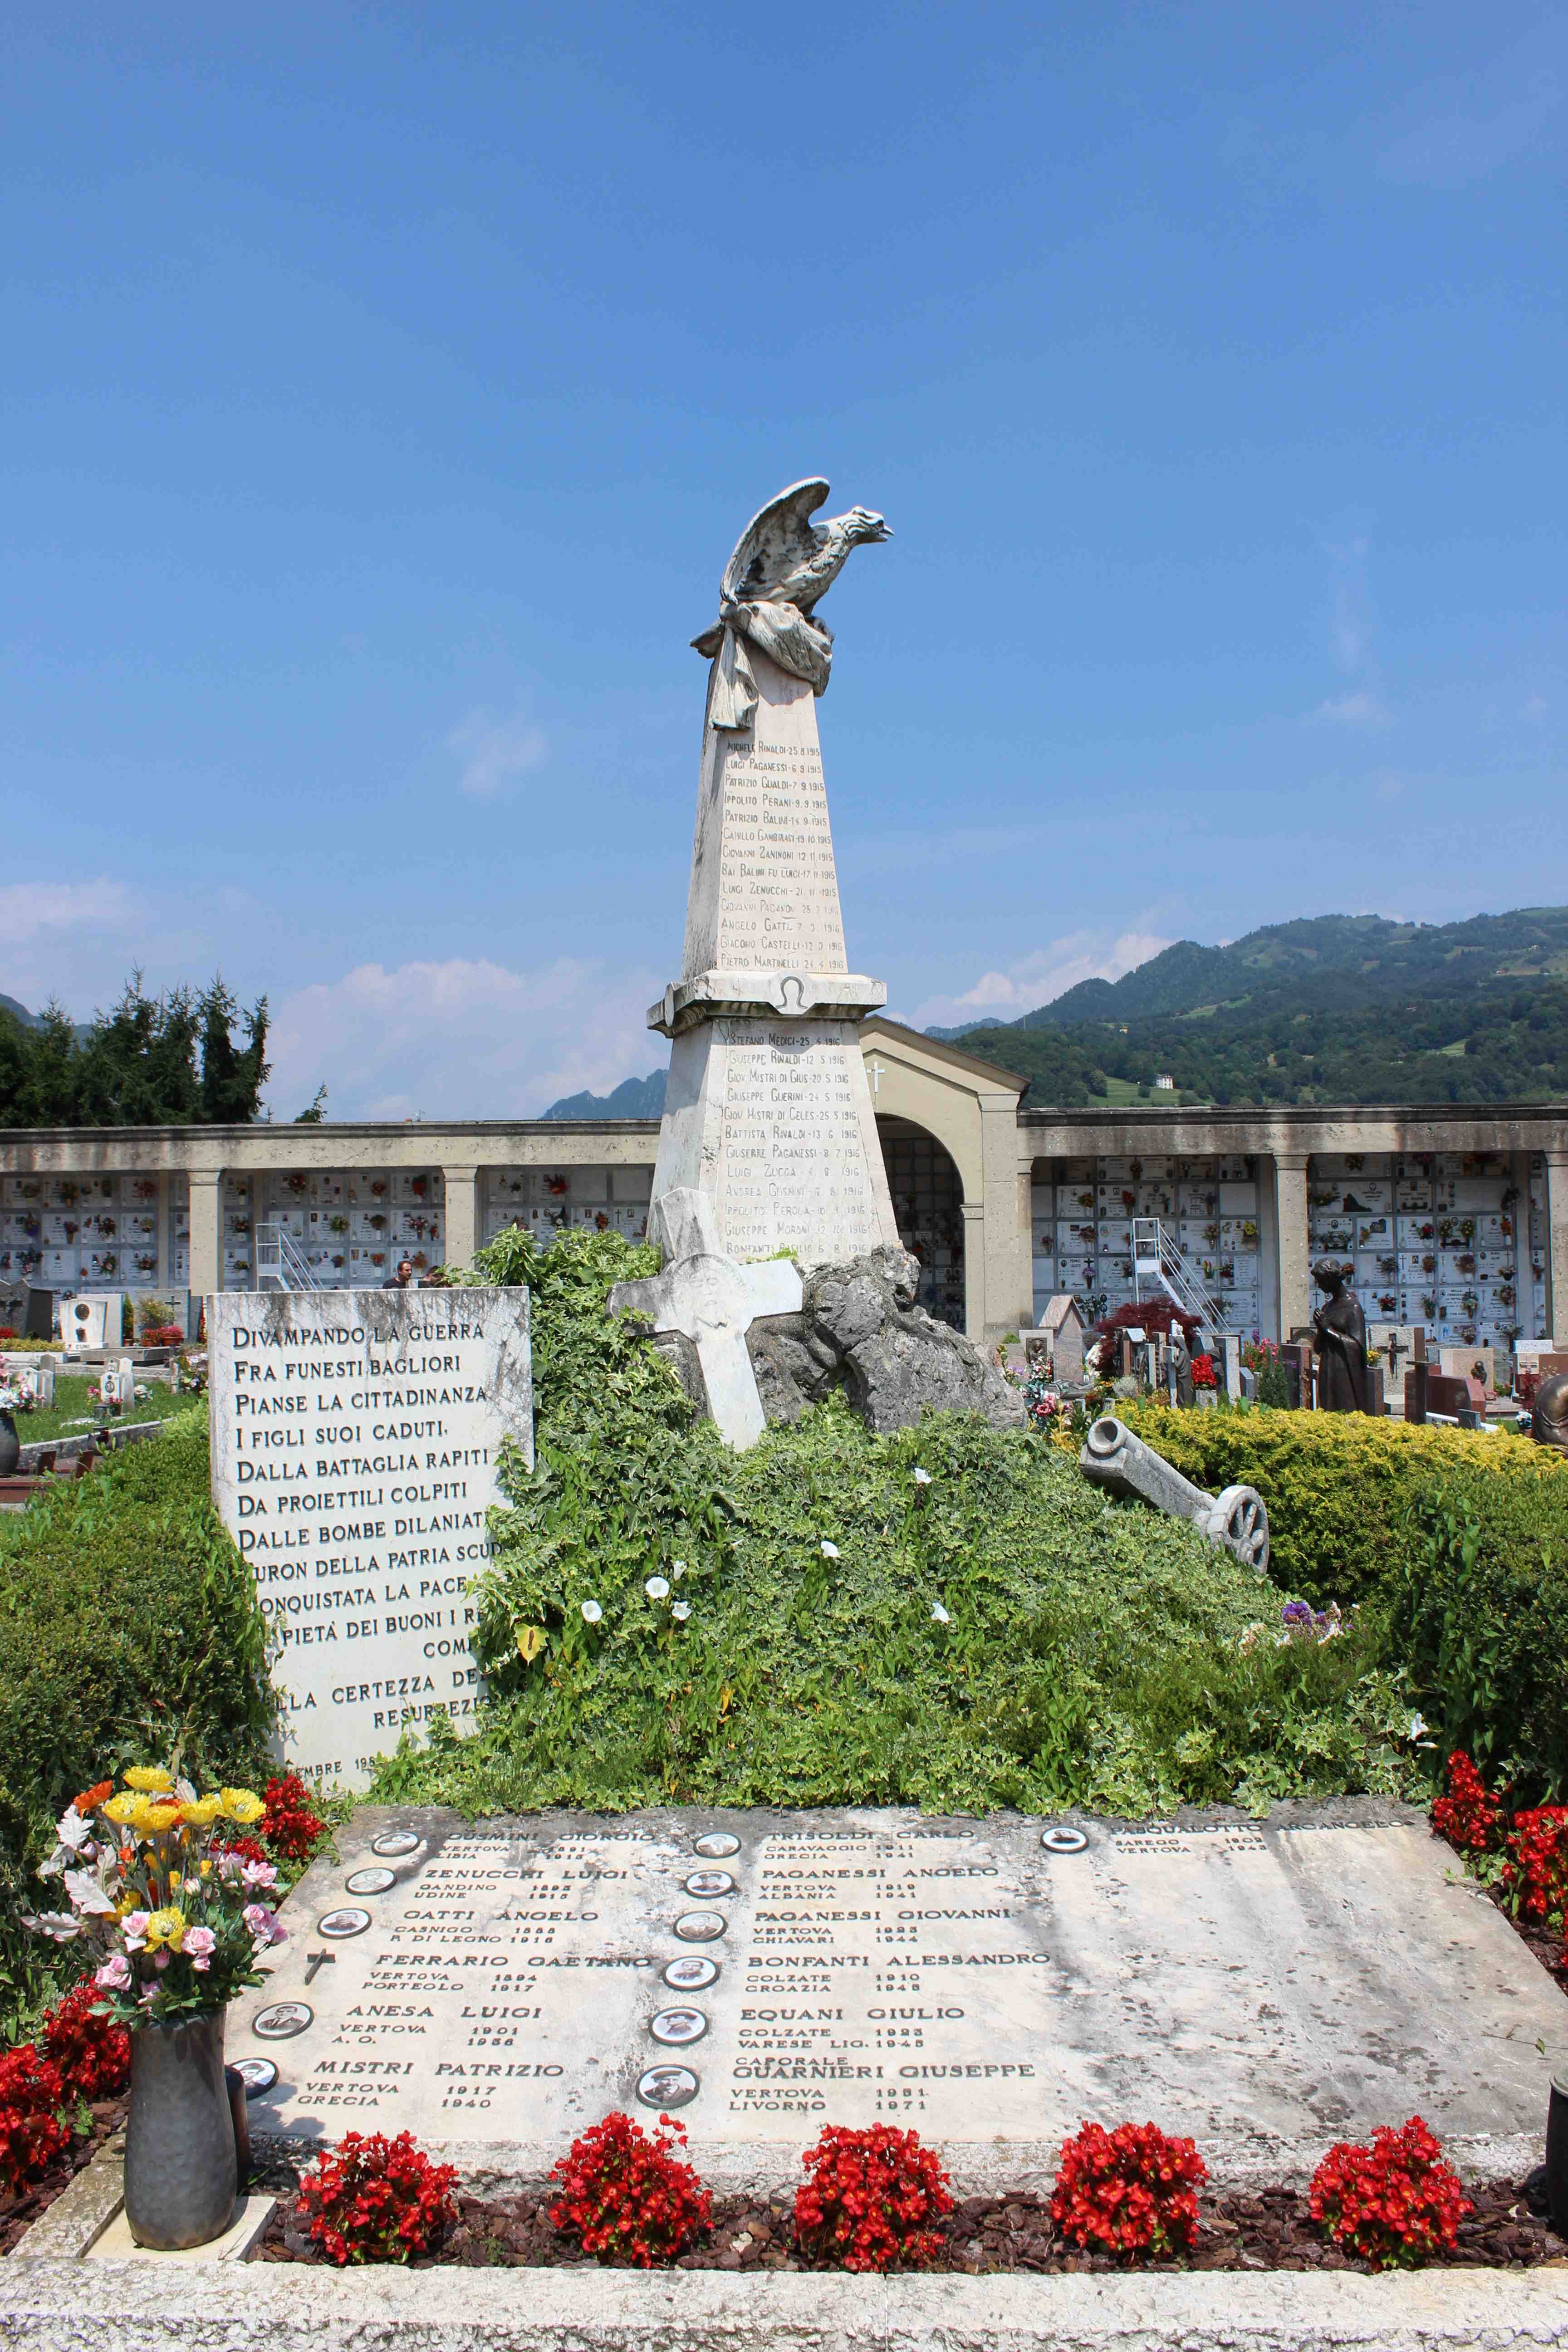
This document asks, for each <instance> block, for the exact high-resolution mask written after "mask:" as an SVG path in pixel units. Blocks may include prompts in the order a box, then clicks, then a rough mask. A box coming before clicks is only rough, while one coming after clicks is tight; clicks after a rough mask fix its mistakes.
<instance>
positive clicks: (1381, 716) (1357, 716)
mask: <svg viewBox="0 0 1568 2352" xmlns="http://www.w3.org/2000/svg"><path fill="white" fill-rule="evenodd" d="M1312 716H1313V718H1314V719H1321V720H1322V721H1323V723H1324V724H1325V725H1327V726H1331V727H1356V728H1360V729H1362V730H1364V731H1367V732H1374V731H1377V730H1381V729H1383V728H1384V727H1392V726H1393V724H1394V713H1393V711H1392V710H1390V709H1389V708H1388V705H1387V704H1386V703H1385V702H1384V701H1383V700H1382V699H1381V698H1379V697H1378V696H1377V695H1375V694H1367V693H1364V692H1363V693H1361V694H1342V695H1338V696H1336V697H1335V698H1333V699H1332V700H1331V701H1329V702H1320V703H1319V705H1318V707H1317V709H1316V710H1314V711H1313V713H1312Z"/></svg>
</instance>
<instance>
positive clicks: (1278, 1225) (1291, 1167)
mask: <svg viewBox="0 0 1568 2352" xmlns="http://www.w3.org/2000/svg"><path fill="white" fill-rule="evenodd" d="M1274 1238H1275V1247H1276V1249H1277V1251H1278V1253H1279V1337H1280V1338H1281V1339H1289V1336H1290V1333H1291V1331H1292V1330H1293V1329H1294V1328H1296V1327H1297V1326H1298V1325H1300V1324H1307V1323H1310V1321H1311V1319H1312V1276H1311V1251H1310V1247H1309V1245H1308V1241H1307V1155H1306V1153H1305V1152H1278V1153H1276V1155H1275V1160H1274Z"/></svg>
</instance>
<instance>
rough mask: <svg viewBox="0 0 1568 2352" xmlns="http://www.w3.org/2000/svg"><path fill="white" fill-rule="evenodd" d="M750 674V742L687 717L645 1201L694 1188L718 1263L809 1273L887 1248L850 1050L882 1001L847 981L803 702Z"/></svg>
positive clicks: (877, 1157)
mask: <svg viewBox="0 0 1568 2352" xmlns="http://www.w3.org/2000/svg"><path fill="white" fill-rule="evenodd" d="M751 659H752V670H753V673H754V675H755V678H756V682H757V688H758V692H759V696H760V700H759V702H758V704H757V709H756V713H755V717H754V719H753V722H752V726H751V727H750V728H749V729H747V730H743V731H739V732H733V733H731V732H729V731H726V730H721V729H718V728H715V727H713V726H711V725H710V723H709V720H708V718H707V716H706V715H705V717H704V721H703V747H702V768H701V782H700V788H699V794H698V804H697V833H696V840H695V843H694V845H693V849H692V859H691V890H690V896H689V901H688V906H687V919H686V950H685V954H684V957H683V959H682V968H681V977H680V980H679V982H678V983H677V984H676V985H675V986H674V987H672V988H669V989H667V990H666V992H665V995H664V999H663V1002H662V1003H659V1004H656V1005H655V1006H654V1007H653V1008H652V1010H651V1011H650V1013H649V1014H648V1023H649V1026H650V1027H653V1028H657V1029H660V1030H662V1031H663V1032H664V1034H666V1035H667V1036H668V1037H671V1038H672V1039H673V1040H674V1044H673V1046H672V1050H671V1053H670V1065H669V1079H668V1087H667V1089H666V1094H665V1109H664V1123H663V1126H662V1128H661V1129H660V1132H659V1142H658V1164H657V1166H656V1168H655V1171H654V1182H653V1196H654V1199H655V1200H656V1201H657V1200H658V1199H659V1198H660V1196H661V1195H662V1194H663V1193H665V1192H670V1191H672V1190H675V1189H677V1188H679V1187H681V1186H686V1185H690V1186H694V1187H696V1188H697V1189H699V1190H700V1191H701V1192H704V1193H706V1194H707V1195H708V1196H709V1198H710V1200H711V1201H712V1202H713V1206H714V1210H715V1213H716V1215H717V1218H718V1223H719V1233H720V1238H721V1243H722V1245H723V1248H724V1251H725V1253H726V1254H727V1255H729V1256H730V1257H731V1258H736V1259H747V1258H759V1257H770V1256H772V1255H773V1254H774V1253H775V1252H776V1251H778V1250H781V1249H788V1250H792V1251H793V1252H794V1253H795V1256H796V1257H797V1258H798V1260H799V1262H800V1264H801V1265H803V1266H804V1267H806V1268H808V1269H809V1268H810V1267H812V1266H816V1265H832V1264H834V1263H837V1262H840V1261H842V1260H844V1259H846V1258H851V1257H858V1256H860V1255H863V1254H864V1253H865V1252H866V1251H867V1250H870V1249H874V1248H876V1247H877V1245H878V1244H879V1243H882V1242H889V1243H894V1244H896V1243H897V1240H898V1227H897V1225H896V1223H895V1222H894V1218H893V1205H892V1201H891V1199H890V1197H889V1192H888V1179H887V1173H886V1171H885V1169H884V1167H883V1164H882V1150H881V1145H880V1143H879V1139H878V1136H877V1122H876V1118H875V1117H874V1115H873V1112H872V1108H871V1095H870V1089H869V1087H868V1085H867V1082H866V1070H865V1064H864V1062H863V1060H862V1058H861V1054H860V1041H859V1023H860V1019H861V1016H862V1015H863V1014H865V1013H868V1012H870V1011H871V1010H872V1009H873V1008H874V1007H875V1006H877V1005H879V1004H880V1003H883V1002H884V1001H885V999H886V995H887V991H886V990H885V989H884V988H883V987H882V986H881V984H880V982H877V981H872V980H868V979H867V978H866V977H865V976H864V975H863V974H861V973H856V972H851V971H848V970H847V961H846V957H845V952H844V928H843V922H842V919H841V918H840V915H839V908H838V878H837V872H836V870H835V867H834V862H833V835H832V833H831V830H830V828H829V825H828V820H827V794H826V790H825V789H824V786H823V781H822V754H821V751H820V750H819V748H818V745H817V737H816V698H815V696H814V695H813V693H812V690H811V688H810V687H809V686H808V685H807V684H806V683H805V680H804V679H801V678H796V677H790V676H789V675H788V674H787V673H786V672H785V671H784V670H782V669H780V668H779V667H777V665H776V664H775V663H773V662H772V661H770V660H769V659H768V657H767V656H766V655H765V654H763V653H761V652H760V651H758V650H757V649H756V648H754V647H753V648H752V655H751ZM710 694H711V681H710Z"/></svg>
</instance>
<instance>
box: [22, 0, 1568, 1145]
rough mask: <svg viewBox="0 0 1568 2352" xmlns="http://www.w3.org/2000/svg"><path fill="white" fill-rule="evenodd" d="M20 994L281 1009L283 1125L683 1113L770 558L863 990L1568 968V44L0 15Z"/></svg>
mask: <svg viewBox="0 0 1568 2352" xmlns="http://www.w3.org/2000/svg"><path fill="white" fill-rule="evenodd" d="M3 21H4V26H5V67H4V68H3V71H4V80H3V82H0V183H3V190H0V201H3V205H4V210H3V213H0V276H3V281H4V296H3V299H4V311H3V316H4V320H5V335H4V344H5V363H4V366H3V368H0V402H3V411H0V474H3V476H4V479H3V482H0V542H3V550H4V562H3V564H0V762H3V772H4V776H5V824H6V831H5V860H4V868H3V872H0V925H3V936H4V940H5V954H4V956H0V989H4V990H5V991H7V992H10V993H11V994H13V995H16V996H19V997H21V998H23V999H24V1001H26V1002H28V1003H38V1002H39V1001H40V1000H41V999H42V998H43V997H44V996H45V995H47V993H49V992H51V991H52V992H56V993H58V995H59V996H60V997H61V998H62V999H63V1000H64V1001H65V1002H66V1003H68V1005H69V1006H70V1007H71V1009H72V1010H73V1011H74V1012H75V1013H78V1015H82V1014H85V1013H87V1012H88V1011H89V1009H90V1007H91V1006H92V1005H93V1004H94V1003H102V1002H105V1001H106V1000H107V999H108V998H110V996H112V995H113V994H114V993H115V992H116V990H117V986H118V982H119V981H120V979H121V976H122V975H123V973H124V971H126V969H127V968H128V967H129V965H130V964H131V963H132V961H140V962H141V963H142V966H143V967H144V970H145V971H146V974H147V976H148V978H149V980H150V982H153V983H157V984H162V983H164V982H169V981H173V980H174V979H177V978H179V977H181V976H186V977H191V978H200V977H205V974H206V973H207V972H208V971H211V970H212V969H213V967H214V966H215V965H219V964H221V966H222V969H223V971H224V973H225V975H226V978H227V979H228V980H229V982H231V984H232V985H233V986H234V987H235V988H236V989H237V990H238V991H239V992H241V993H242V994H244V995H246V996H250V995H254V994H256V993H258V992H261V991H263V990H265V991H266V992H268V996H269V997H270V999H271V1002H272V1005H273V1009H274V1014H275V1020H276V1028H275V1032H274V1047H275V1050H274V1062H275V1068H276V1076H275V1080H274V1085H273V1088H272V1099H273V1101H274V1103H275V1105H276V1108H277V1111H278V1114H279V1116H289V1115H291V1114H292V1113H293V1111H294V1110H296V1109H297V1108H300V1107H301V1105H302V1104H303V1103H304V1102H305V1101H307V1100H308V1099H309V1097H310V1094H311V1092H312V1091H313V1089H314V1087H315V1085H316V1082H317V1080H318V1078H323V1079H325V1081H326V1082H327V1084H328V1086H329V1087H330V1089H331V1104H330V1108H331V1111H332V1112H334V1113H336V1114H337V1115H339V1116H343V1117H348V1116H353V1115H362V1116H378V1117H403V1116H405V1115H409V1114H414V1113H418V1114H422V1115H424V1116H426V1117H435V1116H457V1115H468V1116H501V1115H505V1114H508V1113H524V1114H526V1113H529V1112H532V1111H536V1110H538V1109H540V1108H543V1107H544V1105H545V1104H547V1103H548V1102H549V1101H550V1100H551V1099H552V1097H554V1096H556V1095H558V1094H560V1093H563V1092H567V1091H570V1090H572V1089H574V1088H575V1087H580V1086H583V1085H590V1086H593V1087H605V1086H607V1085H611V1084H613V1083H614V1082H615V1081H616V1080H617V1079H618V1078H620V1077H623V1076H626V1075H627V1074H628V1073H631V1072H633V1071H636V1072H638V1073H640V1072H642V1071H643V1070H646V1069H648V1068H651V1067H653V1066H655V1064H656V1063H657V1062H658V1060H659V1059H660V1058H661V1056H662V1051H663V1049H662V1046H661V1044H660V1041H659V1040H658V1039H657V1038H653V1037H650V1036H648V1035H647V1034H646V1032H645V1031H644V1030H643V1028H642V1019H641V1016H642V1010H643V1007H644V1006H645V1005H646V1004H647V1003H649V1002H650V1001H651V999H652V998H653V996H654V995H655V994H656V993H658V992H659V991H660V990H661V989H662V987H663V984H664V982H665V980H666V979H667V978H669V977H672V976H673V975H674V972H675V971H676V967H677V961H678V957H679V944H680V937H681V929H682V921H683V913H684V902H685V888H686V869H687V860H688V857H689V844H690V829H691V816H692V806H693V799H694V793H695V784H696V761H697V752H698V739H699V732H700V717H701V700H702V686H703V677H702V669H701V666H700V662H699V660H698V658H697V656H695V655H694V654H692V653H691V652H689V650H688V648H687V640H688V638H689V637H690V636H691V635H693V634H694V633H695V632H696V631H697V630H698V629H700V628H701V627H702V626H703V625H706V624H707V623H708V622H709V621H710V619H711V618H712V617H713V604H714V595H715V591H716V587H717V583H718V578H719V574H720V572H721V569H722V566H723V563H724V560H725V558H726V556H727V555H728V553H729V551H730V548H731V544H732V542H733V541H734V539H735V537H736V535H737V533H738V532H739V530H740V529H741V527H742V524H743V523H744V521H745V520H746V519H747V517H748V516H749V515H750V514H751V512H752V510H753V509H755V508H756V507H757V506H759V505H760V504H761V503H762V502H763V499H765V498H767V497H769V496H770V495H772V493H773V491H774V490H776V489H777V488H781V487H782V486H783V485H784V483H785V482H788V481H790V480H793V479H795V478H798V477H800V476H802V475H805V474H808V473H815V472H821V473H824V474H826V475H827V476H828V477H829V478H830V479H831V481H832V483H833V490H834V496H833V500H832V510H833V511H838V510H840V509H842V508H843V507H846V506H848V505H850V504H852V503H854V502H856V501H860V502H862V503H864V504H867V505H869V506H872V507H876V508H878V509H880V510H881V511H882V512H884V513H885V514H886V515H887V517H888V519H889V522H890V523H891V525H892V526H893V529H894V530H895V532H896V534H897V536H896V538H895V539H894V540H893V541H892V542H891V544H889V545H888V546H886V547H882V548H876V549H870V550H868V551H863V552H862V553H860V554H858V555H857V556H856V558H855V559H854V561H853V562H852V563H851V564H850V566H849V568H848V569H847V572H845V574H844V576H843V578H842V579H841V581H840V582H839V583H838V585H837V588H836V590H835V591H834V593H833V597H832V599H831V602H830V604H829V605H828V606H827V607H826V613H827V616H828V617H829V618H830V619H831V621H832V623H833V625H834V626H835V628H836V630H837V640H838V642H837V660H836V668H835V674H834V679H833V684H832V687H831V688H830V690H829V692H828V694H827V696H826V698H825V700H824V701H823V703H822V705H821V708H820V712H819V717H820V719H821V725H822V735H823V750H824V759H825V763H826V776H827V782H828V791H829V796H830V801H831V804H832V809H833V817H834V826H835V834H836V839H837V849H838V857H839V876H840V887H841V890H842V895H843V898H844V908H845V919H846V926H847V937H848V941H849V947H850V955H851V961H852V962H853V963H854V964H856V965H857V966H858V968H859V969H861V970H865V971H872V972H876V973H878V974H880V975H882V976H884V977H885V978H886V979H887V981H888V982H889V991H890V1009H892V1010H893V1011H895V1012H896V1013H900V1014H901V1015H902V1016H903V1017H906V1018H910V1019H914V1020H916V1021H919V1022H922V1023H923V1022H927V1021H954V1020H961V1019H963V1018H965V1017H966V1016H967V1015H968V1014H969V1013H996V1014H999V1015H1001V1016H1002V1017H1010V1016H1012V1015H1014V1014H1016V1013H1019V1012H1023V1011H1026V1010H1028V1009H1029V1008H1030V1007H1031V1006H1032V1005H1034V1004H1036V1003H1040V1002H1041V1001H1043V1000H1044V999H1046V998H1047V997H1049V996H1050V995H1052V994H1054V993H1056V992H1057V991H1058V989H1059V988H1061V987H1063V986H1066V985H1068V984H1069V983H1070V982H1072V981H1074V980H1077V979H1079V978H1081V977H1083V976H1084V975H1085V974H1086V973H1088V972H1089V971H1105V972H1108V973H1111V974H1114V973H1115V972H1117V971H1121V970H1123V969H1125V968H1126V967H1127V966H1128V964H1129V963H1130V962H1132V961H1139V960H1141V959H1142V956H1143V955H1145V954H1147V953H1149V952H1152V950H1154V949H1155V948H1157V947H1158V946H1160V945H1161V944H1163V942H1164V941H1166V940H1170V939H1173V938H1177V937H1181V936H1190V937H1195V938H1198V939H1201V940H1212V939H1222V938H1229V937H1234V936H1236V935H1237V934H1238V933H1240V932H1242V931H1244V930H1247V929H1250V928H1252V927H1253V926H1254V925H1256V924H1258V923H1261V922H1268V921H1273V920H1279V919H1287V918H1289V917H1290V916H1292V915H1298V914H1310V913H1319V912H1324V911H1329V910H1333V909H1344V908H1349V909H1352V910H1376V911H1382V912H1387V913H1393V914H1398V915H1402V916H1406V917H1415V918H1425V919H1434V920H1436V919H1447V918H1451V917H1456V916H1459V915H1464V914H1469V913H1473V912H1476V911H1479V910H1481V909H1500V908H1507V907H1511V906H1517V905H1521V904H1529V903H1556V902H1561V901H1563V900H1568V824H1565V823H1564V818H1563V805H1564V783H1565V782H1568V777H1565V773H1564V770H1565V761H1564V750H1565V745H1568V725H1565V713H1568V586H1565V579H1568V573H1565V569H1564V564H1563V520H1564V517H1563V508H1564V502H1565V492H1568V466H1565V465H1564V431H1563V427H1564V418H1563V407H1564V386H1565V384H1568V365H1565V363H1564V362H1565V357H1568V354H1565V351H1564V342H1565V340H1568V337H1565V319H1564V304H1563V287H1564V284H1565V283H1568V251H1565V246H1568V236H1565V234H1564V209H1563V193H1564V189H1563V183H1564V177H1565V168H1564V159H1565V154H1568V145H1565V138H1564V133H1565V131H1568V14H1565V13H1564V11H1563V10H1562V9H1560V8H1541V7H1531V6H1518V7H1513V6H1508V5H1504V6H1501V7H1499V8H1494V9H1489V10H1486V11H1482V10H1479V9H1476V8H1475V7H1473V6H1468V5H1466V6H1460V5H1446V0H1424V5H1419V6H1415V5H1412V6H1389V7H1380V6H1364V7H1353V8H1352V7H1338V6H1332V5H1324V6H1316V7H1312V8H1295V9H1280V8H1258V6H1257V5H1246V6H1241V5H1235V6H1232V5H1205V6H1200V7H1184V6H1181V5H1166V6H1145V5H1136V6H1116V5H1105V0H1094V5H1058V6H1055V7H1046V8H1035V9H1032V10H1023V9H1015V8H1011V7H1007V6H984V5H982V6H979V7H973V6H971V7H966V8H957V7H945V8H931V7H921V6H919V5H913V6H910V5H906V6H903V7H899V8H893V7H877V6H860V5H847V6H843V7H840V8H838V9H837V10H833V11H817V12H813V13H812V14H810V15H809V16H801V15H800V14H799V13H798V12H795V11H784V10H781V11H778V12H776V13H773V14H770V13H769V12H767V11H765V10H763V9H757V8H753V9H749V10H744V11H741V10H702V11H693V10H690V9H686V8H682V9H677V8H674V7H669V6H665V5H642V6H636V7H616V6H595V5H583V0H579V5H574V6H572V7H570V8H568V7H564V6H553V5H545V6H526V5H524V6H519V5H515V0H514V5H510V6H504V7H503V6H500V5H496V6H489V5H475V0H447V5H444V6H442V7H440V8H438V9H437V8H435V7H429V8H413V7H407V6H397V5H383V6H378V7H376V8H374V9H372V8H364V7H361V8H345V7H342V6H334V5H331V0H313V5H311V6H310V8H308V9H307V8H302V7H294V6H289V5H281V6H279V5H274V6H272V7H270V8H268V10H266V11H264V12H262V13H261V14H259V15H258V14H256V13H255V12H249V13H246V12H237V11H233V10H212V9H210V8H203V9H200V10H197V9H195V8H191V7H186V6H184V5H178V0H165V5H160V6H157V7H147V6H142V7H139V8H138V7H135V6H126V5H119V6H115V7H113V8H107V7H106V8H102V9H84V8H77V7H73V6H71V5H69V0H66V5H57V6H56V7H55V8H53V9H51V10H49V11H47V12H46V11H43V10H6V11H5V12H4V19H3Z"/></svg>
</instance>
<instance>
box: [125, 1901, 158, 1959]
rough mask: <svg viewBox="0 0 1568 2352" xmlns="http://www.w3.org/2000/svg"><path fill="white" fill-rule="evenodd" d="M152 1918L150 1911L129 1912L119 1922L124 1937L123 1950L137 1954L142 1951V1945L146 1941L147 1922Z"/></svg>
mask: <svg viewBox="0 0 1568 2352" xmlns="http://www.w3.org/2000/svg"><path fill="white" fill-rule="evenodd" d="M152 1916H153V1914H152V1913H151V1911H130V1912H127V1914H126V1916H125V1917H124V1918H123V1919H122V1920H121V1923H120V1925H121V1930H122V1932H123V1934H124V1937H125V1948H126V1950H127V1951H128V1952H139V1951H140V1950H141V1949H142V1945H143V1944H144V1943H145V1942H146V1941H147V1922H148V1920H149V1919H151V1917H152Z"/></svg>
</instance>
